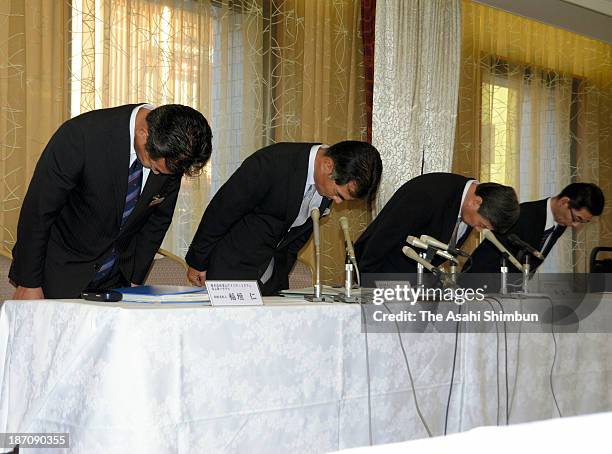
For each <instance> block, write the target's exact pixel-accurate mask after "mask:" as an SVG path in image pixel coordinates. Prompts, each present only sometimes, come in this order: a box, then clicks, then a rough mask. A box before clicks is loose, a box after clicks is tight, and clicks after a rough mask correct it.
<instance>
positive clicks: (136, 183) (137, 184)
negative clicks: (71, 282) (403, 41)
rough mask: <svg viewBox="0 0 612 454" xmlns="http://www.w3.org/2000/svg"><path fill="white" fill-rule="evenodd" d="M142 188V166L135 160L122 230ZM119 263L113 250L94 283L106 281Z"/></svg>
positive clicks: (122, 218) (130, 173)
mask: <svg viewBox="0 0 612 454" xmlns="http://www.w3.org/2000/svg"><path fill="white" fill-rule="evenodd" d="M141 187H142V164H141V163H140V161H139V160H138V159H135V160H134V162H133V163H132V165H131V166H130V170H129V172H128V185H127V193H126V195H125V206H124V207H123V216H122V217H121V228H123V226H124V225H125V223H126V222H127V219H128V218H129V217H130V214H132V212H133V211H134V208H136V203H137V202H138V198H139V197H140V189H141ZM116 261H117V251H116V250H115V248H113V251H112V252H111V254H110V255H109V256H108V257H107V258H106V260H105V261H104V263H102V266H100V268H99V269H98V271H97V272H96V276H95V277H94V282H99V281H101V280H102V279H104V278H105V277H106V276H108V274H109V273H110V272H111V270H112V269H113V265H114V264H115V262H116Z"/></svg>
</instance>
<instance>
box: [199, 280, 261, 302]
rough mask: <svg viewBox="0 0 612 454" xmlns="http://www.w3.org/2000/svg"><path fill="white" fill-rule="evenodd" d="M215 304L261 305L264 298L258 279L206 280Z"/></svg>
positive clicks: (211, 298) (209, 293) (209, 294)
mask: <svg viewBox="0 0 612 454" xmlns="http://www.w3.org/2000/svg"><path fill="white" fill-rule="evenodd" d="M206 290H208V296H209V297H210V303H211V304H212V305H213V306H261V305H263V299H262V298H261V292H260V291H259V285H257V281H209V280H207V281H206Z"/></svg>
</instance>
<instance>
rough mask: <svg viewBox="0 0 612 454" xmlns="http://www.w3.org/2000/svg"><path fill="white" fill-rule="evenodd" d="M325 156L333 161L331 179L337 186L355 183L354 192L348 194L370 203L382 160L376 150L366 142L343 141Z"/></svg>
mask: <svg viewBox="0 0 612 454" xmlns="http://www.w3.org/2000/svg"><path fill="white" fill-rule="evenodd" d="M325 155H326V156H329V157H330V158H331V159H332V161H334V172H333V174H332V178H333V179H334V181H335V182H336V184H338V185H345V184H347V183H349V182H351V181H354V182H355V190H354V191H352V192H350V194H351V196H352V197H355V198H356V199H366V200H367V201H368V202H371V201H372V200H373V199H374V196H375V195H376V191H377V190H378V185H379V183H380V176H381V174H382V160H381V159H380V154H379V153H378V150H377V149H376V148H375V147H374V146H372V145H370V144H369V143H367V142H360V141H357V140H345V141H343V142H338V143H337V144H335V145H332V146H331V147H329V148H327V149H326V150H325Z"/></svg>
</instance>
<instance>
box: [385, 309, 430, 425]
mask: <svg viewBox="0 0 612 454" xmlns="http://www.w3.org/2000/svg"><path fill="white" fill-rule="evenodd" d="M383 306H385V309H387V312H389V314H393V312H391V309H389V306H387V303H383ZM393 322H394V323H395V330H396V331H397V337H398V339H399V343H400V347H401V349H402V354H403V355H404V363H405V364H406V370H407V371H408V378H409V379H410V387H411V388H412V397H413V398H414V407H415V409H416V412H417V415H418V416H419V419H420V420H421V423H422V424H423V427H424V428H425V430H426V431H427V436H429V437H433V435H432V433H431V430H429V426H428V425H427V422H426V421H425V418H424V417H423V414H422V413H421V408H420V407H419V401H418V399H417V395H416V390H415V388H414V379H413V378H412V372H411V371H410V365H409V364H408V355H406V349H405V348H404V342H403V341H402V334H401V332H400V328H399V324H398V323H397V320H393Z"/></svg>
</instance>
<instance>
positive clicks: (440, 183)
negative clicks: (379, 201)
mask: <svg viewBox="0 0 612 454" xmlns="http://www.w3.org/2000/svg"><path fill="white" fill-rule="evenodd" d="M469 180H470V178H466V177H464V176H461V175H455V174H452V173H428V174H425V175H421V176H418V177H416V178H414V179H412V180H410V181H408V182H406V183H405V184H404V185H403V186H402V187H401V188H399V189H398V190H397V191H396V192H395V194H393V197H391V199H390V200H389V201H388V202H387V204H386V205H385V207H384V208H383V209H382V211H381V212H380V213H379V214H378V216H377V217H376V219H374V221H373V222H372V223H371V224H370V225H369V226H368V228H367V229H366V230H365V232H363V234H362V235H361V236H360V237H359V239H358V240H357V242H356V243H355V255H356V256H357V261H358V264H359V271H360V272H361V273H416V263H415V262H414V261H413V260H411V259H409V258H407V257H406V256H405V255H404V253H403V252H402V247H403V246H405V245H406V237H407V236H408V235H414V236H417V237H418V236H421V235H430V236H432V237H434V238H436V239H437V240H440V241H442V242H444V243H448V242H449V241H450V239H451V236H452V234H453V230H454V228H455V224H456V223H457V217H458V215H459V209H460V208H461V197H462V196H463V190H464V188H465V185H466V183H467V182H468V181H469ZM470 231H471V227H469V226H468V231H467V232H466V235H464V236H463V238H462V239H465V238H466V237H467V234H469V232H470ZM457 246H460V244H457ZM436 263H439V262H436Z"/></svg>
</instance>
